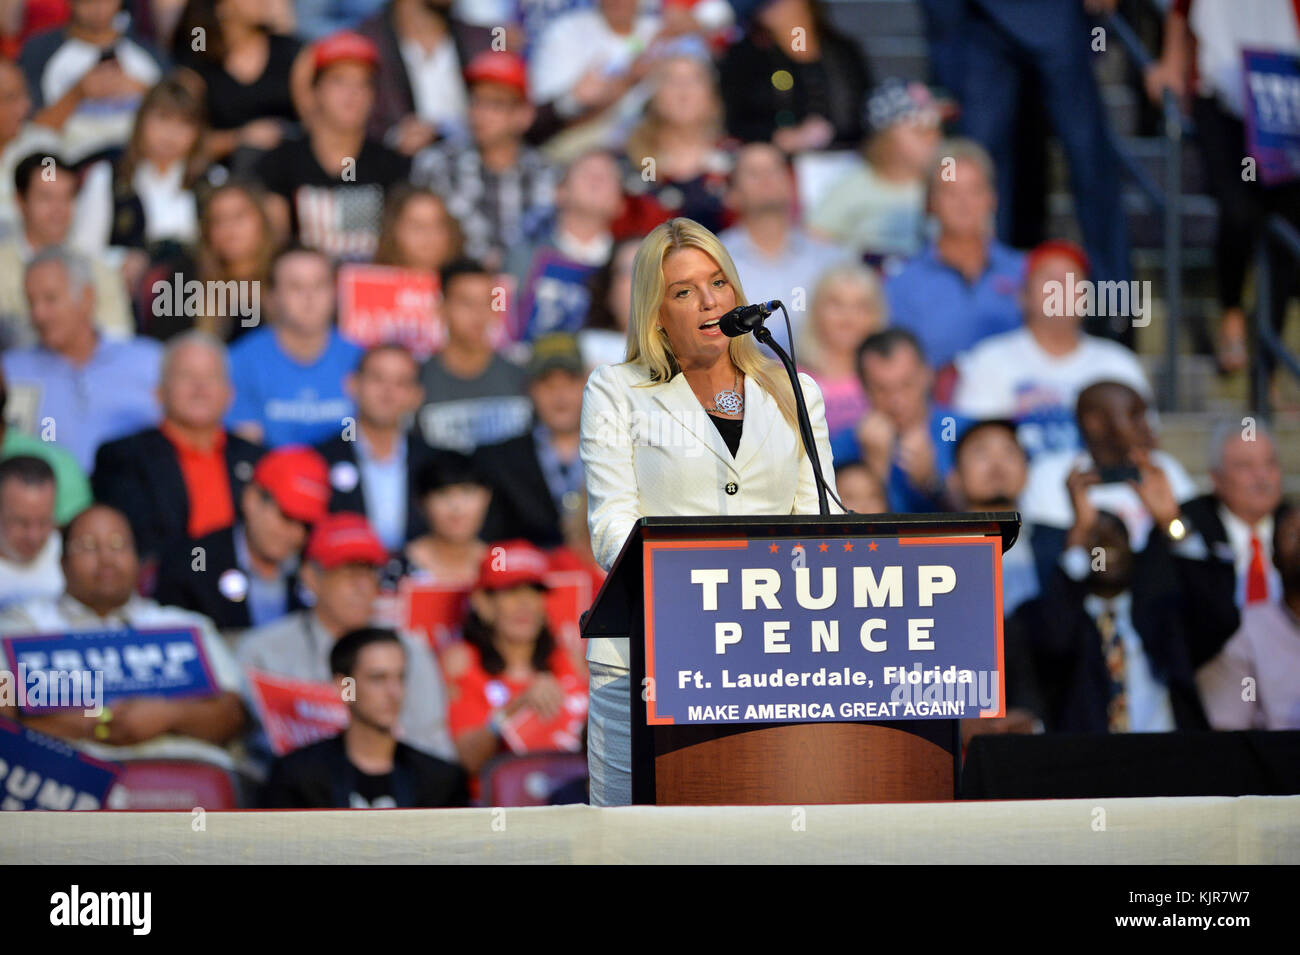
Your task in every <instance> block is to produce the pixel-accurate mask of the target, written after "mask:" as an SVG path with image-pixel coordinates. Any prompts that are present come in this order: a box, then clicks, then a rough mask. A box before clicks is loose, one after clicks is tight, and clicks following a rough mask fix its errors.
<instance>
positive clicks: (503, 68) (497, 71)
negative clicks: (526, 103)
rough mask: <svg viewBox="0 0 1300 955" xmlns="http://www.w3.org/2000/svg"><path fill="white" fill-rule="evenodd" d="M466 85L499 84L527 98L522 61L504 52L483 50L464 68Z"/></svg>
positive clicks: (525, 70) (526, 72)
mask: <svg viewBox="0 0 1300 955" xmlns="http://www.w3.org/2000/svg"><path fill="white" fill-rule="evenodd" d="M465 82H466V83H500V84H501V85H503V86H511V87H514V88H515V89H517V90H518V91H519V95H520V96H522V97H523V98H524V99H527V98H528V70H527V69H526V68H525V66H524V61H523V59H521V58H520V57H518V56H516V55H515V54H513V53H508V52H506V51H505V50H484V51H483V52H482V53H480V54H478V55H477V56H476V57H474V58H473V59H472V60H470V61H469V66H467V67H465Z"/></svg>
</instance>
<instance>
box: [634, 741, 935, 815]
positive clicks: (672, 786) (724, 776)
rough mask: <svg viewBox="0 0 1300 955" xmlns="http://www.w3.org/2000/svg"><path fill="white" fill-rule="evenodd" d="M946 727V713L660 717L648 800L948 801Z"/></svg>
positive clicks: (687, 802)
mask: <svg viewBox="0 0 1300 955" xmlns="http://www.w3.org/2000/svg"><path fill="white" fill-rule="evenodd" d="M918 730H920V731H921V732H918ZM953 732H954V727H953V721H949V720H941V721H935V722H931V723H929V724H928V725H924V726H918V725H916V724H915V722H914V723H913V725H911V726H907V727H906V728H904V727H901V726H899V724H897V723H888V724H885V723H787V724H780V725H772V724H765V725H761V726H754V725H752V724H734V725H731V726H725V727H724V726H671V727H661V728H660V729H659V731H658V733H657V734H656V740H655V748H656V754H655V771H654V772H655V777H654V778H655V797H656V798H655V802H656V803H657V804H658V805H661V806H663V805H675V806H716V805H737V806H759V805H781V804H817V803H883V802H932V801H933V802H942V801H951V800H952V799H953V798H954V793H955V785H956V778H955V768H956V764H955V760H954V758H953V756H954V751H953V746H954V745H955V740H953V738H952V737H953ZM927 736H929V737H932V738H926V737H927ZM945 736H946V737H947V738H948V746H947V747H945V746H944V745H943V742H944V737H945Z"/></svg>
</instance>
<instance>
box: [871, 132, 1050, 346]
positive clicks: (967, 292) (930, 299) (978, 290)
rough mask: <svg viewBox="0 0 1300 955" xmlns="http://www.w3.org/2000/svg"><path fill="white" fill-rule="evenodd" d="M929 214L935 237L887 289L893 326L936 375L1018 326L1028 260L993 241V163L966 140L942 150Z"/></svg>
mask: <svg viewBox="0 0 1300 955" xmlns="http://www.w3.org/2000/svg"><path fill="white" fill-rule="evenodd" d="M939 156H940V159H939V163H938V165H937V166H936V167H935V170H934V175H933V176H932V177H931V180H930V199H929V202H930V213H931V215H933V216H934V218H935V220H936V221H937V222H938V225H939V236H938V238H937V239H936V240H935V241H934V242H932V243H931V244H930V245H929V246H928V247H926V249H925V250H924V251H922V252H921V253H920V254H919V255H918V256H916V258H914V259H912V260H911V261H909V262H908V263H907V264H906V265H904V266H903V268H902V270H901V271H900V272H899V273H898V274H897V275H894V276H892V277H891V278H890V279H889V280H888V281H887V282H886V283H885V295H886V297H887V298H888V299H889V314H890V316H891V322H892V324H894V325H896V326H898V327H900V328H906V329H909V330H910V331H912V332H913V333H914V334H915V335H916V337H917V338H918V339H920V341H921V344H922V346H923V347H924V348H925V354H926V356H927V357H928V358H929V360H930V364H931V366H932V367H933V368H936V369H939V368H942V367H943V366H944V365H946V364H948V362H950V361H952V359H953V357H954V356H955V355H957V353H958V352H962V351H965V350H966V349H968V348H970V347H971V346H972V345H974V344H976V343H977V342H980V341H982V340H984V339H985V338H988V337H989V336H990V335H997V334H999V333H1001V332H1006V331H1011V330H1012V329H1014V328H1019V327H1020V306H1019V304H1018V302H1017V296H1018V294H1019V292H1020V285H1021V281H1022V279H1023V276H1024V267H1025V258H1024V255H1023V254H1022V253H1020V252H1017V251H1015V250H1014V249H1010V248H1008V247H1007V246H1005V245H1003V244H1002V243H1000V242H998V241H997V239H995V238H994V237H993V227H994V216H995V213H996V211H997V205H998V199H997V194H996V193H995V192H994V189H993V162H992V160H990V159H989V155H988V153H987V152H985V151H984V149H983V148H982V147H981V146H979V145H977V144H976V143H973V142H971V141H970V140H960V139H959V140H953V141H951V142H948V143H945V144H944V145H943V146H942V147H941V148H940V151H939Z"/></svg>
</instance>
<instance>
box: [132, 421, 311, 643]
mask: <svg viewBox="0 0 1300 955" xmlns="http://www.w3.org/2000/svg"><path fill="white" fill-rule="evenodd" d="M329 496H330V489H329V482H328V475H327V468H326V466H325V461H324V459H323V458H322V457H321V456H320V455H319V454H317V453H316V452H315V451H313V450H311V449H310V448H304V447H295V446H293V445H290V446H288V447H283V448H276V449H275V450H274V451H270V452H267V454H266V455H264V456H263V457H262V459H261V460H260V461H258V462H257V467H255V468H254V469H253V476H252V480H250V481H249V483H248V484H247V485H245V487H244V490H243V493H241V494H240V498H239V517H238V520H237V521H236V522H235V523H234V524H233V525H231V526H229V527H225V528H222V529H221V530H218V531H213V532H212V533H211V534H208V535H206V536H204V537H200V538H197V539H191V540H187V541H183V542H182V543H181V544H180V545H179V546H177V547H175V548H173V549H172V550H171V551H169V552H168V553H167V554H165V555H164V557H163V559H162V561H161V562H160V563H159V570H158V590H157V593H156V595H155V596H156V598H157V599H158V601H159V603H165V604H172V605H175V606H178V607H184V608H186V609H187V610H197V611H198V612H199V613H201V614H203V615H204V616H206V617H209V618H210V619H211V620H212V622H213V623H215V624H216V625H217V628H218V629H220V630H243V629H246V628H248V627H258V626H262V625H263V624H267V623H270V622H272V621H274V620H278V619H279V618H280V617H283V616H284V615H285V614H287V613H290V612H291V611H294V610H300V609H302V607H303V606H304V598H303V595H302V593H301V591H300V588H299V585H298V561H299V555H300V554H301V552H302V548H303V545H304V544H305V543H306V541H307V533H308V531H309V530H310V528H311V525H313V524H315V523H316V522H317V521H319V520H320V519H321V518H322V517H324V516H325V514H326V513H327V510H326V506H327V504H328V502H329Z"/></svg>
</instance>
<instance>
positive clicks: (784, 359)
mask: <svg viewBox="0 0 1300 955" xmlns="http://www.w3.org/2000/svg"><path fill="white" fill-rule="evenodd" d="M781 311H783V312H784V311H785V306H784V305H782V306H781ZM787 321H789V319H788V318H787ZM754 337H755V338H757V339H758V340H759V341H760V342H762V343H763V344H764V345H766V346H767V347H768V348H770V349H772V351H774V352H776V357H777V358H779V359H781V364H783V365H785V373H786V374H787V375H789V376H790V387H792V388H793V389H794V404H795V409H796V411H797V412H798V417H799V435H800V437H802V438H803V446H804V450H805V451H807V452H808V460H809V461H811V462H812V469H813V480H815V481H816V482H817V507H818V508H819V509H820V512H821V515H822V516H823V517H826V516H829V515H830V512H831V507H830V504H829V503H827V501H826V478H825V477H824V476H823V475H822V462H821V459H820V458H819V457H818V456H817V439H816V438H814V437H813V430H812V421H811V420H810V419H809V418H808V405H807V404H806V403H805V402H804V400H803V386H802V385H800V383H799V372H798V371H797V370H796V369H795V367H794V361H793V360H792V359H791V358H790V356H789V355H787V354H786V353H785V349H784V348H782V347H781V346H780V345H778V344H777V343H776V341H775V340H774V339H773V338H772V333H771V332H770V331H768V330H767V326H766V325H759V326H758V327H756V328H755V329H754Z"/></svg>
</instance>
